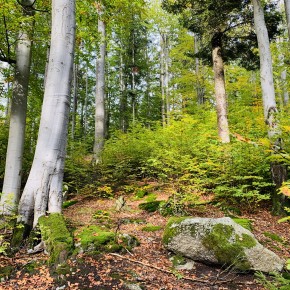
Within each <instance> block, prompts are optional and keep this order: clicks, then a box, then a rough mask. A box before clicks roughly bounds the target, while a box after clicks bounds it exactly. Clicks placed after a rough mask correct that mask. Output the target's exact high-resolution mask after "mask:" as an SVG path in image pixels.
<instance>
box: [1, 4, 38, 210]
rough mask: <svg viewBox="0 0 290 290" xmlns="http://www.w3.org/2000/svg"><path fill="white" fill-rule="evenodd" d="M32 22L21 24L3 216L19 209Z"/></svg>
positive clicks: (25, 10) (25, 11)
mask: <svg viewBox="0 0 290 290" xmlns="http://www.w3.org/2000/svg"><path fill="white" fill-rule="evenodd" d="M33 3H34V1H32V0H31V1H22V3H21V4H23V5H24V6H27V7H24V8H23V14H24V16H26V17H30V16H32V15H33V10H32V9H31V7H29V6H31V5H33ZM33 24H34V22H33V20H29V21H28V22H27V23H25V24H23V25H22V28H21V31H20V32H19V35H18V40H17V44H16V65H15V76H14V84H13V92H12V99H11V107H10V124H9V137H8V146H7V153H6V165H5V175H4V182H3V189H2V195H1V200H0V213H2V214H5V215H11V214H13V213H15V211H16V209H17V203H18V201H19V198H20V188H21V177H22V157H23V149H24V138H25V125H26V111H27V95H28V82H29V74H30V62H31V61H30V60H31V45H32V40H31V32H32V30H33Z"/></svg>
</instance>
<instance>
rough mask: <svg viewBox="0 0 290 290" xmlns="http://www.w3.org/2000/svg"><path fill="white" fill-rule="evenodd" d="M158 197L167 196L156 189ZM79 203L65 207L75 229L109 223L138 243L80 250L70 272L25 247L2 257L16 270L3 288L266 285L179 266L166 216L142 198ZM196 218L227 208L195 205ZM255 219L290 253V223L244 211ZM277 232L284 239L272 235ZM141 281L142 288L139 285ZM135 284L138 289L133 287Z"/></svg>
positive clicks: (261, 236) (256, 229)
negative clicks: (165, 238) (166, 238)
mask: <svg viewBox="0 0 290 290" xmlns="http://www.w3.org/2000/svg"><path fill="white" fill-rule="evenodd" d="M156 194H157V199H158V200H165V199H167V198H168V195H166V194H164V193H162V192H157V193H156ZM74 199H75V200H76V201H77V202H76V203H75V204H74V205H72V206H70V207H68V208H67V209H65V210H64V215H65V217H66V219H67V221H68V224H69V226H70V227H71V228H74V229H76V230H77V229H79V228H81V227H84V226H87V225H92V224H94V225H104V224H106V225H107V226H109V227H110V228H111V230H114V231H118V232H122V233H128V234H132V235H134V236H136V237H137V238H138V240H139V241H140V246H138V247H135V248H134V249H133V250H131V251H126V252H122V253H119V254H113V253H107V254H99V255H86V254H79V255H77V256H75V257H72V258H71V259H70V260H69V261H68V266H67V271H66V272H65V273H64V274H63V273H61V274H60V273H58V274H57V273H54V272H53V271H51V270H49V268H48V267H47V265H46V260H47V256H46V255H45V254H44V253H43V252H42V253H37V254H33V255H28V254H27V249H26V248H25V247H24V248H23V249H22V250H21V251H20V252H18V253H17V254H16V255H15V256H14V257H11V258H9V257H6V256H0V263H1V267H4V266H11V267H12V271H10V274H9V275H7V277H6V278H2V281H1V283H0V289H3V290H6V289H11V290H12V289H13V290H14V289H21V290H22V289H23V290H24V289H38V290H42V289H43V290H44V289H58V290H61V289H72V290H73V289H99V290H101V289H102V290H103V289H137V290H138V289H148V290H170V289H172V290H173V289H174V290H187V289H188V290H189V289H201V290H216V289H220V290H222V289H224V290H238V289H241V290H247V289H252V290H254V289H260V290H262V289H264V288H263V286H261V285H260V284H259V283H258V282H257V281H256V280H255V277H254V275H253V274H252V273H246V274H245V273H238V272H236V271H234V270H229V269H221V268H219V267H213V266H208V265H203V264H201V263H198V262H195V263H194V267H193V269H191V270H176V269H174V267H173V265H172V262H171V261H170V259H169V258H170V256H171V254H170V253H169V252H168V251H166V250H165V249H164V247H163V246H162V233H163V229H164V227H165V225H166V222H167V220H168V217H163V216H162V215H160V214H159V213H158V212H153V213H148V212H146V211H143V210H140V209H139V208H138V205H139V203H141V202H144V199H136V198H135V197H134V196H127V197H126V198H125V199H126V205H125V206H124V207H123V208H122V209H121V210H116V199H101V198H97V197H85V196H77V197H75V198H74ZM100 211H101V212H108V213H109V214H108V215H109V217H108V219H98V218H96V215H95V213H96V212H100ZM189 214H190V215H192V216H198V217H222V216H224V214H223V212H221V211H220V210H219V209H217V208H215V207H214V206H212V205H207V206H201V207H196V208H193V209H192V210H191V212H190V213H189ZM241 217H242V218H248V219H250V220H251V221H252V224H253V233H254V234H255V236H256V237H257V239H258V240H259V241H260V242H261V243H262V244H264V245H266V246H267V248H269V249H270V250H272V251H274V252H275V253H277V254H278V255H279V256H280V257H284V258H286V259H287V258H290V233H289V224H286V223H278V222H277V221H278V217H273V216H272V215H271V214H270V213H269V211H267V209H260V210H256V211H255V212H254V213H249V212H247V213H243V214H241ZM145 225H154V226H160V229H159V230H156V231H144V230H143V228H144V226H145ZM265 233H270V234H275V235H278V236H279V237H280V239H278V240H275V239H271V238H269V234H265ZM137 285H138V286H139V288H138V287H137ZM134 287H135V288H134Z"/></svg>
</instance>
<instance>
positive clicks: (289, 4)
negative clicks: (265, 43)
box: [284, 0, 290, 41]
mask: <svg viewBox="0 0 290 290" xmlns="http://www.w3.org/2000/svg"><path fill="white" fill-rule="evenodd" d="M284 6H285V13H286V20H287V29H288V39H289V41H290V0H284Z"/></svg>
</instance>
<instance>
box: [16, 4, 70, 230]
mask: <svg viewBox="0 0 290 290" xmlns="http://www.w3.org/2000/svg"><path fill="white" fill-rule="evenodd" d="M74 43H75V1H74V0H52V30H51V45H50V56H49V63H48V69H47V78H46V83H45V91H44V100H43V105H42V112H41V120H40V127H39V133H38V140H37V145H36V151H35V155H34V159H33V163H32V167H31V171H30V174H29V177H28V180H27V183H26V185H25V188H24V191H23V194H22V197H21V199H20V203H19V215H20V218H19V221H20V222H23V223H24V224H27V225H30V226H31V225H33V227H35V226H36V225H37V222H38V218H39V217H40V216H43V215H46V213H47V212H49V213H53V212H61V207H62V181H63V169H64V159H65V151H66V141H67V129H68V121H69V110H70V86H71V77H72V65H73V57H74Z"/></svg>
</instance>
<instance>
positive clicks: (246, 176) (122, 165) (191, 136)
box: [102, 112, 273, 205]
mask: <svg viewBox="0 0 290 290" xmlns="http://www.w3.org/2000/svg"><path fill="white" fill-rule="evenodd" d="M257 130H259V132H258V133H257V134H258V136H260V135H261V128H258V129H257ZM251 134H252V135H254V133H253V132H251ZM253 138H254V137H253ZM254 141H256V142H248V141H247V139H246V141H244V140H242V141H241V140H239V139H237V138H233V139H232V142H231V143H230V144H222V143H220V142H219V140H218V137H217V132H216V116H215V112H207V117H206V122H205V120H204V116H201V117H200V118H199V119H197V118H196V119H194V118H193V117H191V116H184V117H183V118H181V119H180V120H177V121H174V120H172V121H171V124H170V126H167V127H165V128H162V127H161V126H159V125H156V127H155V128H153V129H148V128H143V127H142V126H141V125H136V126H135V127H134V128H132V129H131V130H130V131H129V132H127V133H126V134H125V133H121V132H117V133H116V134H115V135H114V137H112V138H111V139H110V140H109V141H107V142H106V144H105V148H104V151H103V155H102V160H103V164H102V165H103V174H107V175H110V176H112V177H113V178H114V179H115V180H128V179H130V178H144V177H146V178H155V179H159V180H162V181H163V182H168V183H169V182H170V183H171V184H176V185H178V189H177V190H176V192H177V193H181V194H184V195H187V196H190V195H196V192H204V193H214V194H215V197H216V198H217V199H218V201H220V202H223V201H225V202H230V203H236V204H238V205H239V204H240V203H241V202H242V203H245V204H246V205H249V204H253V203H259V202H261V201H263V200H266V199H269V194H270V192H271V191H272V189H273V184H272V182H271V179H270V162H269V160H268V157H269V155H270V152H268V151H267V150H265V148H264V147H263V146H262V145H260V144H259V140H254ZM180 189H181V190H180Z"/></svg>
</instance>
